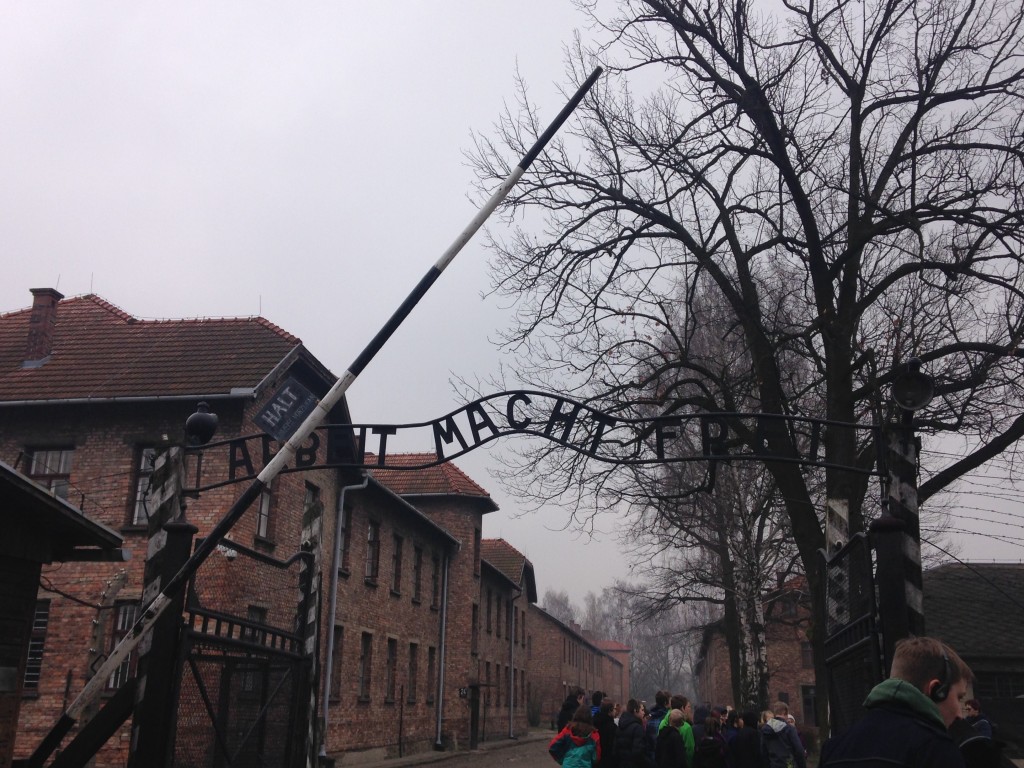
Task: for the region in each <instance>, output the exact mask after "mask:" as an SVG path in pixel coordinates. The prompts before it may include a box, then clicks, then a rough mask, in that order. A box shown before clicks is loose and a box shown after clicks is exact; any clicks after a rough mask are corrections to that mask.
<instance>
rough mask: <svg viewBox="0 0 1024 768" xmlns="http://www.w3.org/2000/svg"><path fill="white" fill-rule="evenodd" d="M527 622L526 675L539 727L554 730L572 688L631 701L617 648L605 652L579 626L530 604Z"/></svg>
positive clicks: (626, 670)
mask: <svg viewBox="0 0 1024 768" xmlns="http://www.w3.org/2000/svg"><path fill="white" fill-rule="evenodd" d="M527 621H528V622H529V624H530V628H531V633H530V635H531V636H530V637H528V638H527V640H528V643H529V645H530V674H531V676H532V678H533V680H534V681H535V684H534V687H533V688H532V690H531V696H532V697H533V698H532V700H531V706H533V707H535V708H536V712H537V713H538V714H539V722H540V724H541V725H543V726H546V727H552V728H553V727H554V725H555V720H556V719H557V717H558V710H559V709H560V708H561V706H562V702H563V701H565V698H566V696H568V695H569V692H570V691H571V690H572V689H573V688H582V689H583V690H584V691H586V693H587V696H588V698H589V696H590V694H591V693H592V692H594V691H603V692H604V693H605V694H606V695H607V696H608V697H609V698H611V699H612V700H613V701H618V702H625V701H626V700H627V699H629V698H630V695H631V693H630V690H629V661H628V657H627V658H625V659H624V655H625V654H626V652H625V651H624V650H623V649H622V648H617V649H615V650H614V651H612V652H609V651H605V650H604V649H603V648H602V647H601V645H600V644H599V642H598V641H595V640H591V639H589V638H587V637H586V636H585V635H584V634H583V632H582V631H581V629H580V628H579V626H576V625H573V626H569V625H567V624H564V623H563V622H561V621H559V620H558V619H556V618H555V617H554V616H552V615H551V614H550V613H548V612H547V611H545V610H544V609H543V608H541V607H539V606H537V605H531V606H530V609H529V611H528V612H527ZM617 645H618V644H617ZM623 681H625V687H624V686H623Z"/></svg>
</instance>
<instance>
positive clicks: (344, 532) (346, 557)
mask: <svg viewBox="0 0 1024 768" xmlns="http://www.w3.org/2000/svg"><path fill="white" fill-rule="evenodd" d="M338 501H339V502H340V501H341V499H338ZM351 552H352V508H351V507H345V508H344V509H343V510H342V511H341V563H340V564H336V565H337V567H338V568H340V569H341V570H342V571H344V572H345V573H348V571H349V568H350V561H351Z"/></svg>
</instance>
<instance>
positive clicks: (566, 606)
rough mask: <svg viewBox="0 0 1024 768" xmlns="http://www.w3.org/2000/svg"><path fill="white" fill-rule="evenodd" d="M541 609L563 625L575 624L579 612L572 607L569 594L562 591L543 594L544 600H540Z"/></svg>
mask: <svg viewBox="0 0 1024 768" xmlns="http://www.w3.org/2000/svg"><path fill="white" fill-rule="evenodd" d="M540 604H541V607H542V608H543V609H544V610H545V611H547V612H548V613H550V614H551V615H552V616H554V617H555V618H556V619H558V620H559V621H560V622H562V623H563V624H566V625H569V624H576V623H577V616H579V610H578V609H577V608H576V606H575V605H573V602H572V599H571V598H570V597H569V593H568V592H566V591H565V590H564V589H563V590H561V591H556V590H553V589H549V590H547V591H545V592H544V599H543V600H541V603H540Z"/></svg>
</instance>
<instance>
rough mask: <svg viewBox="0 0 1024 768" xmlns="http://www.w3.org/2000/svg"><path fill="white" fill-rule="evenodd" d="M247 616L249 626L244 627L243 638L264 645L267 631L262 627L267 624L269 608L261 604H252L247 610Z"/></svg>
mask: <svg viewBox="0 0 1024 768" xmlns="http://www.w3.org/2000/svg"><path fill="white" fill-rule="evenodd" d="M245 618H246V620H247V621H248V622H249V626H246V627H245V628H243V630H242V639H243V640H248V641H249V642H250V643H257V644H259V645H262V644H263V643H264V642H266V639H267V633H266V632H265V631H264V630H262V629H260V627H265V626H267V609H266V608H264V607H262V606H259V605H250V606H249V607H248V608H246V610H245Z"/></svg>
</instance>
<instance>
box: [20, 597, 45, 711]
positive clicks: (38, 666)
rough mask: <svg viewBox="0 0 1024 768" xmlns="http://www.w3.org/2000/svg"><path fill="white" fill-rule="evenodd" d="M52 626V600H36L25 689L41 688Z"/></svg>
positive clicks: (29, 642)
mask: <svg viewBox="0 0 1024 768" xmlns="http://www.w3.org/2000/svg"><path fill="white" fill-rule="evenodd" d="M49 626H50V601H49V600H36V610H35V615H33V617H32V635H31V636H30V637H29V641H28V663H27V664H26V665H25V690H26V691H37V690H39V676H40V674H41V673H42V671H43V651H44V650H45V648H46V629H47V627H49Z"/></svg>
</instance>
